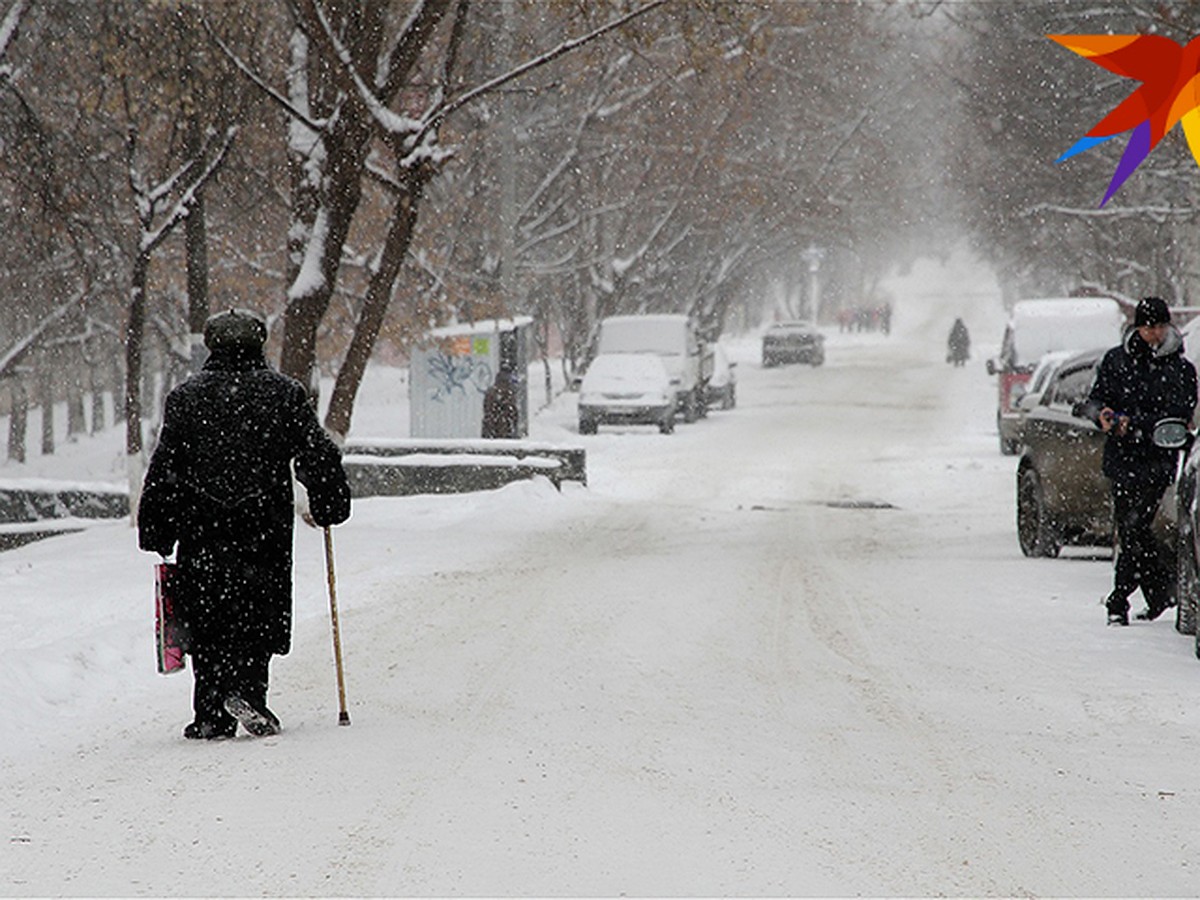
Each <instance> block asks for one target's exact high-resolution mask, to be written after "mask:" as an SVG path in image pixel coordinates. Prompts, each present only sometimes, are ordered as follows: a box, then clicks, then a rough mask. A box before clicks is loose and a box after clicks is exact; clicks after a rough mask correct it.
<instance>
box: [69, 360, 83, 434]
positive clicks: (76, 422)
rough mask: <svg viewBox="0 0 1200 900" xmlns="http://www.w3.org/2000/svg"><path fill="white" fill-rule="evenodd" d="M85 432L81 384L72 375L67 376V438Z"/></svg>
mask: <svg viewBox="0 0 1200 900" xmlns="http://www.w3.org/2000/svg"><path fill="white" fill-rule="evenodd" d="M81 434H87V415H86V414H85V413H84V410H83V386H82V385H81V384H80V383H79V382H78V381H77V380H76V379H75V377H73V376H68V378H67V440H68V441H72V440H74V439H75V438H77V437H79V435H81Z"/></svg>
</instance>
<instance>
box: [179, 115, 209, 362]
mask: <svg viewBox="0 0 1200 900" xmlns="http://www.w3.org/2000/svg"><path fill="white" fill-rule="evenodd" d="M187 144H188V153H189V154H190V155H191V156H192V158H193V159H199V157H200V154H201V153H202V152H203V149H204V136H203V135H202V134H201V131H200V120H199V117H197V116H196V115H192V116H191V117H189V119H188V128H187ZM183 230H184V233H183V242H184V250H185V255H186V257H187V295H188V338H189V340H188V354H189V356H190V359H191V361H190V363H189V366H190V369H191V371H192V372H193V373H195V372H198V371H200V366H201V365H202V364H203V363H202V360H203V357H204V323H205V322H206V321H207V320H208V310H209V302H208V226H207V225H206V223H205V221H204V190H203V188H197V189H196V199H195V200H194V201H193V202H192V205H191V208H190V211H189V212H188V217H187V219H186V220H184V223H183Z"/></svg>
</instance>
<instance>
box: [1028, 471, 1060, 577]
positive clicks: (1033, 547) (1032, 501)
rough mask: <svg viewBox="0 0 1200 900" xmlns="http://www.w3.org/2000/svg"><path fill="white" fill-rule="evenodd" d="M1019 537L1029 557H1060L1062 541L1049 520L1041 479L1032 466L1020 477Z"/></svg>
mask: <svg viewBox="0 0 1200 900" xmlns="http://www.w3.org/2000/svg"><path fill="white" fill-rule="evenodd" d="M1017 540H1018V541H1019V542H1020V544H1021V552H1022V553H1024V554H1025V555H1026V556H1049V557H1054V556H1058V552H1059V550H1061V549H1062V542H1061V541H1060V540H1059V538H1058V534H1057V532H1056V531H1055V529H1054V525H1053V523H1052V522H1051V521H1050V512H1049V510H1048V509H1047V508H1046V493H1045V491H1044V490H1043V488H1042V479H1041V478H1040V477H1039V476H1038V473H1037V472H1036V471H1034V470H1033V469H1032V468H1027V469H1024V470H1023V471H1022V472H1021V473H1020V474H1019V475H1018V476H1017Z"/></svg>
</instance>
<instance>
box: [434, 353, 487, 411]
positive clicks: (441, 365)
mask: <svg viewBox="0 0 1200 900" xmlns="http://www.w3.org/2000/svg"><path fill="white" fill-rule="evenodd" d="M488 349H489V339H488V338H486V337H455V338H449V339H447V340H445V341H443V342H442V343H441V344H440V346H439V347H438V350H437V352H436V353H432V354H430V356H429V357H428V374H429V378H430V380H431V381H432V382H433V384H434V389H433V392H432V393H431V394H430V395H429V396H430V399H432V400H435V401H437V402H439V403H442V402H445V400H446V398H448V397H450V396H452V395H453V394H454V393H456V392H457V393H461V394H466V393H467V391H468V389H473V390H475V391H476V392H477V393H480V394H482V393H484V392H485V391H487V389H488V388H489V387H490V386H491V384H492V365H491V363H490V362H488Z"/></svg>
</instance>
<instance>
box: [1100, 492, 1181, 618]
mask: <svg viewBox="0 0 1200 900" xmlns="http://www.w3.org/2000/svg"><path fill="white" fill-rule="evenodd" d="M1166 489H1167V482H1165V481H1162V480H1159V479H1152V480H1142V479H1136V480H1134V479H1130V480H1120V481H1114V482H1113V485H1112V498H1113V515H1114V517H1115V519H1116V526H1117V538H1118V539H1119V541H1120V544H1121V546H1120V548H1119V550H1118V552H1117V564H1116V567H1115V572H1114V577H1113V594H1114V596H1113V598H1112V599H1111V600H1110V602H1109V608H1110V609H1112V608H1114V607H1117V608H1121V606H1120V604H1121V602H1122V601H1123V602H1124V607H1123V608H1124V609H1128V608H1129V602H1128V598H1129V595H1130V594H1132V593H1133V592H1134V591H1136V590H1137V589H1138V588H1139V587H1140V588H1141V589H1142V596H1143V597H1144V598H1145V599H1146V605H1147V606H1148V607H1149V608H1150V609H1152V610H1158V611H1161V610H1164V609H1166V608H1167V607H1168V606H1170V605H1171V602H1172V595H1173V594H1174V582H1175V578H1174V573H1173V572H1172V571H1171V569H1170V566H1169V565H1168V563H1167V561H1166V560H1165V559H1164V558H1163V552H1162V548H1161V547H1160V546H1159V543H1158V541H1157V540H1156V539H1155V537H1154V532H1153V531H1152V530H1151V525H1152V524H1153V522H1154V516H1155V513H1156V512H1157V511H1158V503H1159V501H1160V500H1161V499H1162V495H1163V493H1164V492H1165V491H1166Z"/></svg>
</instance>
